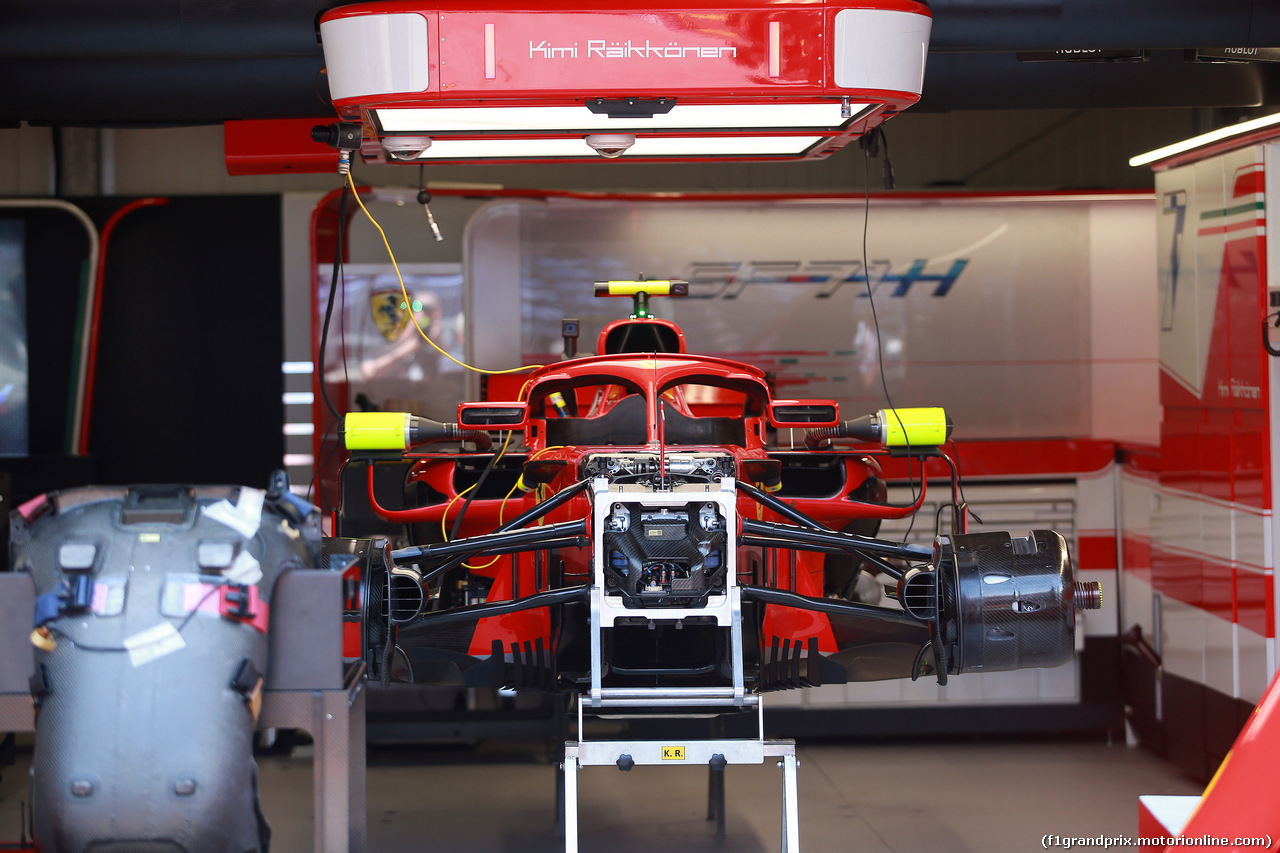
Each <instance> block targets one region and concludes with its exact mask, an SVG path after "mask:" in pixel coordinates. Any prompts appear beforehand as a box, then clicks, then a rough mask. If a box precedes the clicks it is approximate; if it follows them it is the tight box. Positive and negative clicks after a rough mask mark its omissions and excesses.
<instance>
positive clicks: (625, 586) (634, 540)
mask: <svg viewBox="0 0 1280 853" xmlns="http://www.w3.org/2000/svg"><path fill="white" fill-rule="evenodd" d="M619 507H620V509H616V510H615V516H616V517H620V516H617V513H625V514H626V518H627V521H626V529H624V530H614V531H609V532H606V533H605V537H604V549H605V560H604V565H605V582H606V584H607V585H609V586H610V591H613V590H615V589H616V590H617V591H618V592H620V593H621V594H622V597H623V600H624V601H625V602H626V603H627V606H628V607H632V606H635V607H660V606H690V605H691V604H693V603H695V601H705V599H706V597H707V595H708V594H710V593H711V592H713V591H715V592H720V591H723V590H724V577H725V575H724V566H725V553H724V549H725V543H726V541H727V539H728V537H727V535H726V534H725V531H724V520H723V519H722V518H720V517H719V514H718V513H716V514H715V515H714V518H715V521H712V522H710V523H708V519H709V518H711V516H708V515H707V513H706V511H705V509H704V505H703V504H702V503H699V502H691V503H689V504H688V505H686V506H685V507H684V508H682V509H663V510H658V511H655V510H653V509H650V508H648V507H645V506H644V505H643V504H625V505H623V504H620V505H619ZM708 527H709V528H710V529H708Z"/></svg>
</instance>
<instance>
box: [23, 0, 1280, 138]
mask: <svg viewBox="0 0 1280 853" xmlns="http://www.w3.org/2000/svg"><path fill="white" fill-rule="evenodd" d="M336 5H341V4H340V3H334V2H327V0H221V1H220V2H210V0H112V2H109V3H104V2H102V0H40V2H31V0H0V20H3V21H4V22H5V23H4V26H3V27H2V28H0V80H3V81H4V86H3V87H0V122H4V123H8V124H13V123H16V122H19V121H26V122H30V123H32V124H64V125H128V124H149V125H155V124H202V123H217V122H221V121H223V120H226V119H234V118H290V117H298V118H302V117H312V116H317V115H319V116H323V115H328V114H330V113H331V112H332V110H331V107H330V106H329V101H328V90H327V85H326V82H325V76H324V73H323V68H322V66H323V62H322V57H321V53H320V48H319V45H318V44H317V41H316V35H315V21H316V18H317V17H318V15H319V14H320V12H322V11H323V10H324V9H327V8H330V7H332V6H336ZM477 5H478V6H482V5H483V4H477ZM929 5H930V7H931V8H932V10H933V14H934V29H933V38H932V44H931V50H930V57H929V63H928V71H927V74H926V78H925V86H924V97H923V98H922V100H921V101H920V103H919V105H917V106H916V107H914V108H913V112H919V111H934V112H945V111H951V110H971V109H1016V108H1041V109H1043V108H1086V107H1139V106H1149V107H1255V106H1263V105H1275V104H1280V63H1277V64H1273V63H1266V62H1242V63H1225V64H1223V63H1205V62H1193V61H1189V60H1188V59H1187V58H1186V57H1187V53H1186V51H1188V50H1194V49H1197V48H1198V49H1208V48H1273V47H1280V4H1277V3H1275V2H1274V0H932V2H930V4H929ZM1088 49H1102V50H1129V51H1133V50H1142V51H1146V52H1147V53H1146V58H1145V60H1144V61H1127V62H1118V61H1111V62H1092V61H1045V62H1024V61H1019V59H1018V57H1017V53H1018V52H1020V51H1054V50H1072V51H1078V50H1088Z"/></svg>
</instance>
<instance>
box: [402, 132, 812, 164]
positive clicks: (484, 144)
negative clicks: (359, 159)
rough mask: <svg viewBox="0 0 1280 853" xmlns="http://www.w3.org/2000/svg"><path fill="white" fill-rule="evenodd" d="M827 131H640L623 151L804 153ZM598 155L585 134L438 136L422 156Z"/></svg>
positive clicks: (636, 154) (644, 154) (649, 154)
mask: <svg viewBox="0 0 1280 853" xmlns="http://www.w3.org/2000/svg"><path fill="white" fill-rule="evenodd" d="M822 140H823V137H821V136H727V137H707V136H639V137H636V138H635V141H634V142H633V143H632V144H631V145H630V146H629V147H627V148H626V149H625V150H624V151H622V152H621V153H620V154H619V155H618V156H620V157H621V158H622V159H634V158H642V159H643V158H702V157H713V156H723V157H798V156H800V155H801V154H803V153H805V152H806V151H807V150H808V149H810V148H812V147H813V146H814V145H817V144H818V143H819V142H821V141H822ZM595 156H597V149H593V148H592V147H591V146H590V145H589V144H588V142H587V140H586V139H585V138H581V137H580V138H576V139H562V138H550V139H547V138H543V139H502V138H498V139H437V140H435V141H434V142H433V143H432V145H431V146H430V147H429V148H425V149H423V150H422V152H421V153H420V154H419V155H418V158H417V160H418V161H419V162H421V161H428V160H513V159H522V160H546V159H588V158H593V157H595Z"/></svg>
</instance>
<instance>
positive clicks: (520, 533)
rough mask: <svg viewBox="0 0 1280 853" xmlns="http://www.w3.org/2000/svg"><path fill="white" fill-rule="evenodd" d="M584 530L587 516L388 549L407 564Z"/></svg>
mask: <svg viewBox="0 0 1280 853" xmlns="http://www.w3.org/2000/svg"><path fill="white" fill-rule="evenodd" d="M586 532H587V519H585V518H580V519H578V520H577V521H565V522H561V523H560V524H548V525H546V526H544V527H534V528H530V529H528V530H512V531H508V532H499V533H486V534H485V535H483V536H472V537H469V538H467V539H455V540H453V541H452V542H437V543H435V544H433V545H411V546H410V547H408V548H397V549H396V550H394V551H392V552H391V561H392V562H393V563H410V562H414V561H416V560H422V559H427V560H430V559H433V558H439V557H454V556H457V555H463V558H464V559H465V558H466V556H469V555H471V554H475V553H477V552H479V551H489V552H491V553H492V552H494V551H497V550H499V549H502V548H505V547H507V546H508V545H525V544H531V543H535V542H542V541H545V540H548V539H559V538H561V537H564V536H581V535H583V534H585V533H586Z"/></svg>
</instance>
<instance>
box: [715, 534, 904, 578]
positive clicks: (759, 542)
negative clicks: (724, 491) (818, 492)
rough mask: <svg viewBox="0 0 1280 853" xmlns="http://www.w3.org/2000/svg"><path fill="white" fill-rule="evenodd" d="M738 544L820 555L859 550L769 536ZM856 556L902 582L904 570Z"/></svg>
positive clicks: (748, 538)
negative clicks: (811, 552) (814, 552)
mask: <svg viewBox="0 0 1280 853" xmlns="http://www.w3.org/2000/svg"><path fill="white" fill-rule="evenodd" d="M738 544H739V545H744V546H747V547H756V548H783V549H790V550H792V551H816V552H818V553H820V554H848V553H849V552H851V551H855V550H857V549H855V548H852V547H850V546H848V545H845V546H837V545H817V544H812V543H805V542H797V541H796V540H794V539H771V538H769V537H767V536H740V537H738ZM856 556H857V558H858V559H859V560H862V561H863V562H865V563H869V564H871V565H872V566H874V567H875V568H876V569H877V570H878V571H880V572H881V573H883V574H886V575H888V576H889V577H891V578H893V579H894V580H902V575H903V572H902V569H900V568H898V567H897V566H895V565H893V563H889V562H886V561H884V560H882V559H880V558H879V557H877V556H876V555H875V554H866V553H858V554H856Z"/></svg>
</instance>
